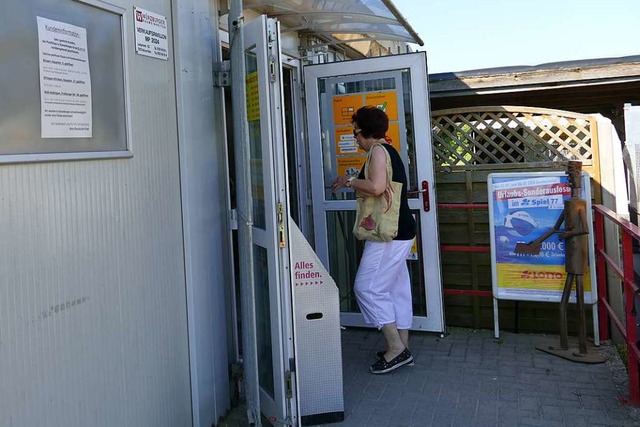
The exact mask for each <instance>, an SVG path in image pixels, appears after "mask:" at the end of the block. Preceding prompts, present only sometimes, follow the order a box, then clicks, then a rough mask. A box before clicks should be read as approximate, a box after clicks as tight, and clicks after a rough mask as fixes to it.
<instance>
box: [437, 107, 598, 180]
mask: <svg viewBox="0 0 640 427" xmlns="http://www.w3.org/2000/svg"><path fill="white" fill-rule="evenodd" d="M431 123H432V131H433V153H434V161H435V164H436V166H441V167H448V168H452V167H453V168H457V167H460V168H464V167H466V166H470V165H489V164H509V163H534V162H552V161H562V160H567V159H571V160H580V161H582V162H583V164H584V165H585V166H588V165H593V162H594V143H593V141H594V140H595V139H596V137H595V136H594V133H595V132H596V130H595V124H594V123H595V122H594V121H593V120H592V118H591V117H589V116H587V115H583V114H576V113H571V112H567V111H559V110H549V109H538V108H529V107H510V106H509V107H506V106H500V107H473V108H465V109H454V110H441V111H434V112H433V114H432V117H431Z"/></svg>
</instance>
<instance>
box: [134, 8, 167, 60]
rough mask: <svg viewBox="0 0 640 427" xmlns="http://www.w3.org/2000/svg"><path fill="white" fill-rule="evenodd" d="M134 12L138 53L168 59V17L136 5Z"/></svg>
mask: <svg viewBox="0 0 640 427" xmlns="http://www.w3.org/2000/svg"><path fill="white" fill-rule="evenodd" d="M133 13H134V17H133V23H134V27H135V28H134V30H135V39H136V53H137V54H139V55H144V56H150V57H151V58H156V59H163V60H165V61H166V60H168V59H169V43H168V40H167V34H168V32H167V18H166V17H164V16H162V15H158V14H157V13H153V12H149V11H148V10H145V9H140V8H139V7H134V8H133Z"/></svg>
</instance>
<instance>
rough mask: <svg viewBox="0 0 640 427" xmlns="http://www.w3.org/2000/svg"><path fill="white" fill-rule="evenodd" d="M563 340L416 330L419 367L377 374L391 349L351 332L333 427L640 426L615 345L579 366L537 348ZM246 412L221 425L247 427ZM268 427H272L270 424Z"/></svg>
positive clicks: (369, 335) (366, 333)
mask: <svg viewBox="0 0 640 427" xmlns="http://www.w3.org/2000/svg"><path fill="white" fill-rule="evenodd" d="M549 340H551V341H552V342H553V341H554V340H558V337H557V336H547V335H541V334H514V333H509V332H501V334H500V339H498V340H496V339H494V337H493V331H489V330H472V329H462V328H450V329H449V331H448V334H447V335H446V336H445V337H443V338H442V337H440V336H439V335H436V334H430V333H419V332H415V333H412V335H411V351H412V353H413V355H414V357H415V360H416V363H415V366H412V367H409V366H405V367H402V368H400V369H398V370H397V371H393V372H391V373H389V374H386V375H372V374H370V373H369V365H370V364H372V363H373V362H374V361H375V353H376V352H377V351H380V350H382V349H383V348H384V340H383V338H382V335H381V334H380V333H379V332H378V331H376V330H371V329H359V328H348V329H345V330H343V331H342V358H343V378H344V404H345V420H344V422H342V423H335V424H325V425H324V426H325V427H430V426H433V427H448V426H464V427H474V426H478V427H491V426H507V427H511V426H544V427H555V426H558V427H574V426H576V427H577V426H589V427H591V426H616V427H626V426H640V409H638V408H635V407H631V406H629V405H627V404H625V403H624V401H625V399H626V398H627V397H628V391H629V390H628V384H627V371H626V368H625V366H624V364H623V363H622V361H621V360H620V357H619V355H618V353H617V351H616V349H615V347H614V346H613V345H611V344H610V343H608V342H604V343H602V344H601V345H600V347H598V348H597V349H593V350H592V349H590V351H598V352H601V353H602V354H605V355H606V356H608V357H609V360H608V361H607V362H606V363H602V364H597V365H587V364H581V363H575V362H570V361H567V360H564V359H561V358H559V357H556V356H552V355H550V354H547V353H544V352H541V351H539V350H536V348H535V347H536V344H538V343H541V342H548V341H549ZM245 411H246V408H245V406H244V405H240V406H239V407H237V408H235V409H234V410H233V411H231V412H230V414H228V416H227V417H225V419H224V420H223V421H222V422H221V423H220V424H219V426H225V427H227V426H229V427H232V426H233V427H235V426H246V425H247V421H246V413H245ZM263 425H265V426H267V425H269V424H268V423H267V422H264V423H263Z"/></svg>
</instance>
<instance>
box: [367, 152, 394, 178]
mask: <svg viewBox="0 0 640 427" xmlns="http://www.w3.org/2000/svg"><path fill="white" fill-rule="evenodd" d="M377 145H379V146H380V147H382V151H384V155H385V156H386V160H387V186H388V185H390V184H391V182H392V181H393V166H391V156H390V155H389V152H388V151H387V149H386V148H384V147H383V146H382V143H381V142H376V143H375V144H373V145H372V146H371V149H369V152H368V153H367V160H366V162H365V163H364V177H365V178H367V179H369V161H370V160H371V156H372V155H373V149H374V148H375V147H376V146H377Z"/></svg>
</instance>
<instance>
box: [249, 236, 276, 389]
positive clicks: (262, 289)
mask: <svg viewBox="0 0 640 427" xmlns="http://www.w3.org/2000/svg"><path fill="white" fill-rule="evenodd" d="M253 266H254V272H253V274H254V291H255V298H256V335H257V339H258V381H259V383H260V387H261V388H262V389H263V390H264V391H265V392H267V393H268V394H269V396H271V397H272V398H275V391H274V381H273V349H272V341H271V309H270V306H271V299H270V298H269V263H268V260H267V250H266V249H265V248H263V247H261V246H257V245H254V246H253Z"/></svg>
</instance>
